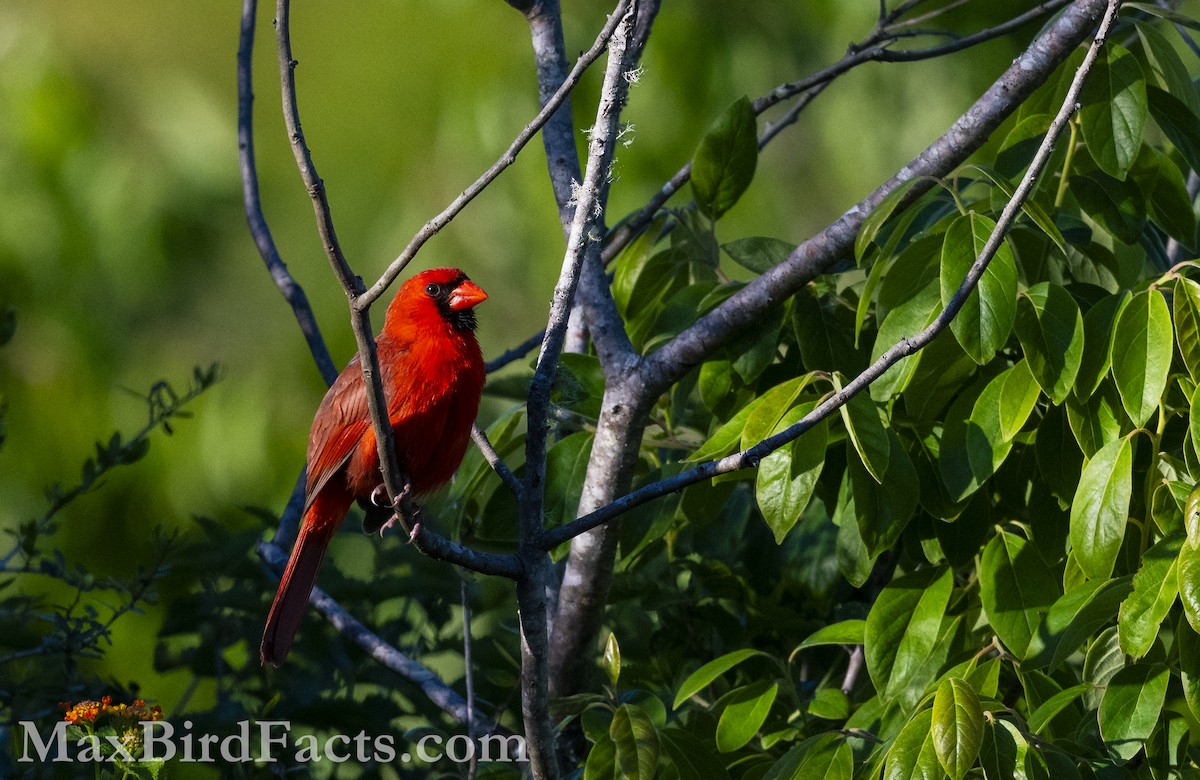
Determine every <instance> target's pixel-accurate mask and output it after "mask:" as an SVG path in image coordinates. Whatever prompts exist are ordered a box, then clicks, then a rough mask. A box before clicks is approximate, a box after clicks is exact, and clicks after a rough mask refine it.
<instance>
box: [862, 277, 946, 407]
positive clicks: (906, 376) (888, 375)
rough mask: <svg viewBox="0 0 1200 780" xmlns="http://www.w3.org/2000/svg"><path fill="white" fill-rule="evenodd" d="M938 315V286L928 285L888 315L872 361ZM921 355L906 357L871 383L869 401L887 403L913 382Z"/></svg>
mask: <svg viewBox="0 0 1200 780" xmlns="http://www.w3.org/2000/svg"><path fill="white" fill-rule="evenodd" d="M939 311H941V301H940V299H939V298H938V286H937V284H936V283H935V282H930V283H929V284H927V285H926V286H925V287H924V288H922V289H921V290H920V292H918V293H917V294H916V295H914V296H913V297H912V298H910V299H909V300H908V301H906V302H904V303H903V304H901V305H899V306H897V307H896V308H894V309H892V310H891V311H890V312H888V315H887V317H886V318H885V319H884V321H883V324H882V325H880V326H879V333H878V334H876V336H875V346H874V348H873V349H872V350H871V361H872V362H874V361H876V360H878V359H879V358H880V357H881V356H882V355H883V353H884V352H887V351H888V350H889V349H891V348H892V347H894V346H895V345H896V344H898V343H900V340H901V339H906V338H911V337H912V336H914V335H916V334H917V333H919V332H921V331H922V330H924V329H925V327H926V326H927V325H929V323H931V322H933V320H934V318H935V317H936V316H937V314H938V312H939ZM920 359H921V353H920V352H917V353H916V354H914V355H909V356H908V357H905V358H903V359H901V360H900V361H899V362H898V363H896V364H895V365H894V366H892V367H891V368H889V369H888V370H887V371H885V372H884V373H883V376H881V377H879V378H878V379H876V380H875V381H874V382H872V383H871V391H870V392H871V398H873V399H875V400H876V401H887V400H890V399H892V398H894V397H895V396H897V395H899V394H900V393H901V392H902V391H903V390H904V388H905V387H906V386H907V385H908V383H909V381H910V380H912V376H913V372H914V371H916V368H917V363H918V361H919V360H920Z"/></svg>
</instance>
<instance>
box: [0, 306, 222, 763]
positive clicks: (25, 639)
mask: <svg viewBox="0 0 1200 780" xmlns="http://www.w3.org/2000/svg"><path fill="white" fill-rule="evenodd" d="M6 322H7V324H6V325H5V327H4V329H3V332H2V333H0V346H2V345H3V343H4V342H5V341H7V340H8V339H10V338H11V336H12V333H13V331H14V330H15V318H14V317H12V316H11V312H10V316H8V317H7V318H6ZM218 376H219V373H218V370H217V368H216V367H215V366H213V367H210V368H208V369H200V368H197V369H196V370H195V372H194V375H193V378H192V384H191V385H190V386H189V387H188V389H187V390H186V391H185V392H184V393H182V394H180V393H178V392H176V391H175V390H174V389H173V388H172V386H171V385H170V384H169V383H167V382H166V381H159V382H157V383H156V384H155V385H154V386H153V387H152V388H151V389H150V392H149V393H148V394H147V395H146V397H145V401H146V404H147V407H148V412H149V419H148V421H147V422H146V424H145V426H143V427H142V428H141V429H140V430H138V431H137V432H136V433H135V434H133V435H132V436H131V437H130V438H129V439H128V440H125V439H124V438H123V437H122V436H121V434H120V433H119V432H118V433H114V434H113V435H112V436H111V437H110V438H109V439H108V441H106V442H98V443H97V444H96V455H95V456H94V457H90V458H88V459H86V460H85V461H84V462H83V465H82V467H81V469H80V477H79V481H78V482H77V483H76V484H75V485H73V486H72V487H70V488H64V487H63V486H62V485H61V484H59V483H55V484H53V485H50V486H49V487H47V489H46V503H47V508H46V511H45V512H44V513H43V514H42V515H41V516H40V517H37V518H34V519H30V520H28V521H26V522H24V523H22V524H21V525H20V526H18V527H17V528H16V529H12V530H10V531H9V533H8V535H9V536H10V537H11V538H12V541H11V544H10V546H8V548H7V549H6V551H5V552H4V554H3V555H0V574H2V575H4V578H3V579H2V580H0V631H2V632H3V635H4V637H5V651H4V654H3V655H0V669H2V670H3V673H2V674H0V680H3V682H2V683H0V722H3V723H4V724H5V725H4V729H3V734H4V739H5V741H6V742H11V743H12V745H13V748H14V749H19V746H18V744H17V743H18V742H19V740H20V737H21V734H22V731H21V728H20V727H18V726H17V725H16V724H17V723H18V721H21V720H32V721H35V722H47V720H48V719H49V721H50V722H52V721H53V719H54V718H52V717H51V716H52V715H57V714H58V713H59V712H60V710H58V709H57V708H56V707H55V704H56V703H57V702H61V701H63V700H64V699H67V698H70V699H74V700H79V701H80V704H79V705H77V706H76V707H74V708H72V709H71V710H70V711H69V712H68V716H71V715H72V714H75V715H77V716H79V717H75V718H71V717H68V720H70V721H71V723H72V724H74V725H75V726H76V728H77V729H83V728H90V727H92V726H94V727H96V728H97V729H99V728H100V726H102V725H104V724H103V723H101V722H100V721H97V720H96V716H97V714H100V715H103V716H105V717H108V716H112V717H113V718H116V717H118V716H120V717H126V716H127V715H128V714H129V713H128V712H126V709H120V710H118V709H117V708H116V707H120V708H125V707H126V705H116V707H114V708H112V709H111V710H110V708H108V704H109V703H110V702H111V697H110V696H105V697H104V699H103V700H102V702H97V701H94V700H93V699H92V698H91V697H92V696H94V695H96V693H97V690H98V689H99V690H103V691H113V692H115V693H117V694H119V695H121V696H129V695H130V694H133V695H136V693H137V683H136V682H126V681H115V680H113V681H109V680H103V679H98V677H97V675H96V672H95V669H94V662H95V661H96V660H98V659H100V658H102V657H103V656H104V654H105V652H106V651H107V649H108V648H109V647H110V646H111V645H112V643H113V627H114V625H115V624H116V623H117V622H118V621H120V620H121V619H122V618H124V617H126V616H128V615H131V614H138V613H141V612H142V611H143V609H144V608H145V607H147V606H149V605H153V604H155V603H156V602H157V598H158V594H157V590H156V588H157V586H158V584H159V582H160V580H161V579H162V578H163V577H164V575H165V574H166V572H167V569H168V566H167V561H168V559H169V558H171V557H173V555H174V551H175V547H176V545H175V539H174V537H173V536H168V535H163V534H161V533H159V532H158V531H157V530H155V531H154V535H155V540H156V541H155V543H156V547H157V549H158V554H157V555H156V557H155V559H154V560H153V561H151V562H149V563H148V564H145V563H144V564H140V565H137V566H132V565H129V564H126V568H128V569H132V576H129V577H111V576H97V575H96V574H94V573H93V572H92V571H90V568H89V567H88V566H85V565H83V564H80V563H75V562H71V561H69V560H68V559H67V557H66V556H65V555H64V553H63V551H62V550H61V549H60V548H59V547H58V546H57V545H56V542H57V534H58V532H59V530H60V514H61V512H62V511H63V510H64V509H65V508H66V507H67V506H68V505H70V504H72V503H74V502H76V501H79V500H80V499H82V498H83V497H85V496H87V495H88V494H90V493H91V492H92V491H95V490H98V489H100V488H101V487H102V486H103V484H104V478H105V477H106V476H108V475H109V474H110V473H111V472H112V471H113V470H114V469H118V468H121V467H126V466H130V465H132V464H135V463H137V462H138V461H140V460H141V459H142V458H143V457H145V455H146V453H147V452H148V451H149V448H150V435H151V434H152V433H153V432H154V431H156V430H158V429H161V430H162V431H163V432H165V433H167V434H168V435H170V434H171V432H172V421H174V420H178V419H181V418H186V417H189V416H190V412H188V411H187V410H186V409H185V408H184V407H185V406H186V405H187V404H188V403H189V402H191V401H192V400H193V399H195V398H196V397H197V396H198V395H199V394H201V393H203V392H204V391H205V390H207V389H208V388H209V387H211V386H212V384H213V383H214V382H216V381H217V379H218ZM0 400H2V399H0ZM3 413H4V408H3V404H2V403H0V430H2V423H3ZM129 697H130V698H132V696H129ZM89 704H92V705H96V706H95V707H93V708H91V709H90V710H89V707H88V706H87V705H89ZM139 707H141V705H135V707H134V710H136V711H137V712H142V710H141V709H138V708H139ZM145 711H146V712H150V710H145ZM154 712H156V713H159V714H161V712H160V710H159V709H158V708H157V707H155V708H154ZM81 713H82V714H81ZM86 715H90V717H85V716H86ZM58 719H59V720H61V717H59V718H58ZM155 719H157V718H155ZM103 720H104V718H101V721H103ZM111 726H112V724H111V723H109V724H108V725H104V727H105V728H109V727H111ZM88 733H89V734H91V733H96V734H102V733H107V732H102V731H95V732H92V731H89V732H88ZM113 733H114V734H116V733H117V732H116V731H114V732H113ZM82 736H83V734H82V733H80V734H78V735H76V736H75V737H72V744H74V740H75V739H76V738H78V737H82ZM8 759H9V756H3V757H0V766H4V767H7V761H8ZM143 768H144V767H143ZM6 771H10V772H13V773H15V770H14V769H13V768H12V767H7V768H6ZM129 771H134V770H133V769H129ZM139 771H140V770H139ZM155 771H157V770H155ZM139 776H141V775H139Z"/></svg>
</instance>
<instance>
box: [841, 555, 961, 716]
mask: <svg viewBox="0 0 1200 780" xmlns="http://www.w3.org/2000/svg"><path fill="white" fill-rule="evenodd" d="M953 588H954V577H953V576H952V575H951V573H950V570H949V569H946V568H941V569H924V570H920V571H916V572H913V573H912V574H906V575H903V576H901V577H897V578H896V579H894V580H892V582H891V583H889V584H888V585H887V586H886V587H884V589H883V590H882V591H881V592H880V594H879V597H878V598H877V599H876V600H875V604H874V605H873V606H872V607H871V611H870V612H869V613H868V614H867V630H866V634H865V636H864V646H863V652H864V655H865V658H866V663H867V672H868V673H869V674H870V676H871V680H872V682H874V683H875V689H876V690H877V691H881V692H882V696H883V697H884V699H891V698H895V697H896V695H897V694H899V693H900V691H902V690H903V689H904V688H905V687H906V686H907V685H908V683H909V680H910V679H911V678H912V677H913V675H914V673H915V672H916V671H917V669H919V668H920V666H921V664H922V662H923V661H924V660H925V659H926V658H927V657H928V656H929V655H930V654H931V653H932V651H933V648H934V644H935V643H936V641H937V638H938V629H939V628H940V627H941V624H942V617H943V616H944V615H945V613H946V605H947V604H949V602H950V593H951V591H952V590H953Z"/></svg>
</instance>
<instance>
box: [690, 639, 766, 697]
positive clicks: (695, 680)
mask: <svg viewBox="0 0 1200 780" xmlns="http://www.w3.org/2000/svg"><path fill="white" fill-rule="evenodd" d="M759 655H761V656H765V655H766V653H763V652H760V651H758V650H750V649H745V650H734V651H733V652H732V653H726V654H725V655H723V656H721V657H720V658H714V659H713V660H711V661H709V662H708V663H706V664H704V666H701V667H700V668H699V669H697V670H696V671H694V672H692V673H691V674H690V675H688V678H687V679H686V680H684V681H683V684H682V685H680V686H679V691H678V692H677V693H676V694H675V702H674V703H673V704H672V705H671V709H675V710H677V709H679V706H680V705H681V704H683V703H684V702H685V701H687V700H688V699H690V698H691V697H692V696H694V695H696V694H697V693H699V692H700V691H702V690H704V689H705V688H707V687H708V686H709V685H710V684H712V682H713V680H715V679H717V678H718V677H720V676H721V675H723V674H725V672H728V671H729V670H730V669H732V668H733V667H735V666H737V665H738V664H740V663H742V662H743V661H746V660H748V659H750V658H754V657H755V656H759Z"/></svg>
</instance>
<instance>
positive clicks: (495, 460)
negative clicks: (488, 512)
mask: <svg viewBox="0 0 1200 780" xmlns="http://www.w3.org/2000/svg"><path fill="white" fill-rule="evenodd" d="M471 441H473V442H475V446H476V447H478V448H479V451H480V452H481V453H483V458H484V460H486V461H487V462H488V465H489V466H491V467H492V471H494V472H496V475H497V476H498V477H500V480H501V481H502V482H503V483H504V484H505V485H507V486H508V489H509V490H511V491H512V492H513V495H514V496H520V495H521V480H520V479H518V478H517V475H516V474H514V473H512V469H510V468H509V467H508V464H507V463H505V462H504V459H503V458H501V457H500V453H498V452H496V448H495V447H493V446H492V443H491V442H490V441H488V437H487V434H486V433H484V432H483V429H482V428H480V427H479V426H478V425H472V426H471Z"/></svg>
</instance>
